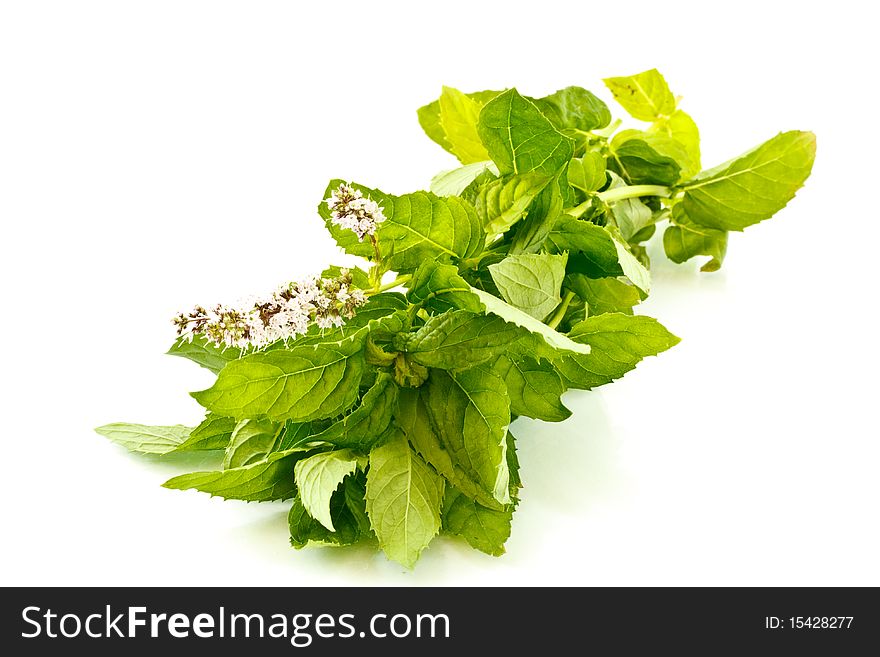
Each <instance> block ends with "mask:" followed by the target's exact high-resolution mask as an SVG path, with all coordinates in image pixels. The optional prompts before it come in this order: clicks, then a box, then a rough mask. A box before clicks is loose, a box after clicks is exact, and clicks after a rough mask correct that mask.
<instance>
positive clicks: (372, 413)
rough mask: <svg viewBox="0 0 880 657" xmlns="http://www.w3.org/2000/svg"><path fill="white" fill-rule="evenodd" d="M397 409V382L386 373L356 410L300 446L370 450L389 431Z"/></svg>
mask: <svg viewBox="0 0 880 657" xmlns="http://www.w3.org/2000/svg"><path fill="white" fill-rule="evenodd" d="M396 407H397V386H396V385H395V383H394V379H393V377H392V376H391V375H390V374H388V373H387V372H380V373H379V375H378V376H377V377H376V382H375V383H374V384H373V385H372V386H371V387H370V389H369V390H367V392H366V393H364V396H363V398H362V399H361V403H360V405H359V406H358V407H357V408H355V409H354V410H353V411H352V412H351V413H349V414H348V415H346V416H345V417H343V418H342V419H341V420H338V421H336V422H334V423H333V424H331V425H330V426H329V427H327V428H326V429H324V430H323V431H321V432H319V433H316V434H312V435H309V436H307V437H306V438H305V439H304V440H303V442H301V443H299V444H311V443H320V442H323V443H330V444H332V445H336V446H337V447H356V448H359V449H369V448H370V447H371V446H372V445H373V444H375V443H376V442H377V441H378V440H379V439H380V438H381V437H382V435H383V434H384V433H385V431H386V430H387V429H388V427H389V425H390V424H391V417H392V415H393V414H394V409H395V408H396Z"/></svg>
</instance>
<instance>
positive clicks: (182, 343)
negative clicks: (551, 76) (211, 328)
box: [168, 335, 241, 374]
mask: <svg viewBox="0 0 880 657" xmlns="http://www.w3.org/2000/svg"><path fill="white" fill-rule="evenodd" d="M168 355H169V356H180V357H182V358H188V359H189V360H191V361H193V362H194V363H196V364H197V365H201V366H202V367H204V368H205V369H206V370H211V371H212V372H213V373H214V374H217V373H218V372H220V370H222V369H223V368H224V367H225V366H226V364H227V363H230V362H232V361H234V360H238V359H239V358H241V349H239V348H238V347H218V346H217V345H215V344H214V343H213V342H208V340H207V339H206V338H205V337H204V336H202V335H193V336H192V339H191V340H190V339H188V338H180V339H178V340H177V341H176V342H175V343H174V344H173V345H171V349H169V350H168Z"/></svg>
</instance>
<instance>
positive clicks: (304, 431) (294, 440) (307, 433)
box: [272, 421, 315, 452]
mask: <svg viewBox="0 0 880 657" xmlns="http://www.w3.org/2000/svg"><path fill="white" fill-rule="evenodd" d="M314 425H315V423H312V422H290V421H288V422H285V423H284V431H282V432H281V434H280V435H279V436H278V442H277V443H276V445H275V447H274V448H273V449H272V451H273V452H301V451H304V450H305V449H306V448H311V447H312V441H311V440H310V437H311V436H313V435H314V433H315V426H314Z"/></svg>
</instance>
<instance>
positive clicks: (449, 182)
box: [431, 160, 498, 196]
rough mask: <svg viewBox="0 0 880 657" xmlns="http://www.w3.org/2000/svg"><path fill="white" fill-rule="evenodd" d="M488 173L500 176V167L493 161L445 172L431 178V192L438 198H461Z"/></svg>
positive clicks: (475, 163) (476, 163)
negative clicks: (474, 183)
mask: <svg viewBox="0 0 880 657" xmlns="http://www.w3.org/2000/svg"><path fill="white" fill-rule="evenodd" d="M487 171H488V172H490V173H491V174H493V175H496V176H497V175H498V167H496V166H495V163H494V162H492V161H491V160H489V161H486V162H474V163H473V164H466V165H465V166H463V167H458V168H457V169H452V170H451V171H443V172H442V173H438V174H437V175H436V176H434V177H433V178H431V192H432V193H434V194H436V195H437V196H460V195H461V194H462V192H464V190H465V189H467V187H468V185H470V184H471V183H472V182H474V180H476V179H477V178H478V177H480V176H481V175H482V174H483V173H485V172H487Z"/></svg>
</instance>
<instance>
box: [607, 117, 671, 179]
mask: <svg viewBox="0 0 880 657" xmlns="http://www.w3.org/2000/svg"><path fill="white" fill-rule="evenodd" d="M686 157H687V155H686V153H685V150H684V147H682V146H680V145H679V144H678V143H677V142H675V141H673V140H672V139H670V138H669V137H666V136H665V135H662V134H649V133H646V132H641V131H639V130H624V131H623V132H621V133H618V134H617V135H615V137H614V139H612V140H611V157H610V158H609V160H608V162H609V165H610V166H612V168H614V169H615V170H616V172H617V173H619V174H620V175H621V176H622V177H623V178H625V179H626V181H627V182H628V183H630V184H633V185H674V184H675V183H676V182H678V180H679V178H681V169H682V165H681V164H680V163H679V160H680V159H685V158H686Z"/></svg>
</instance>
